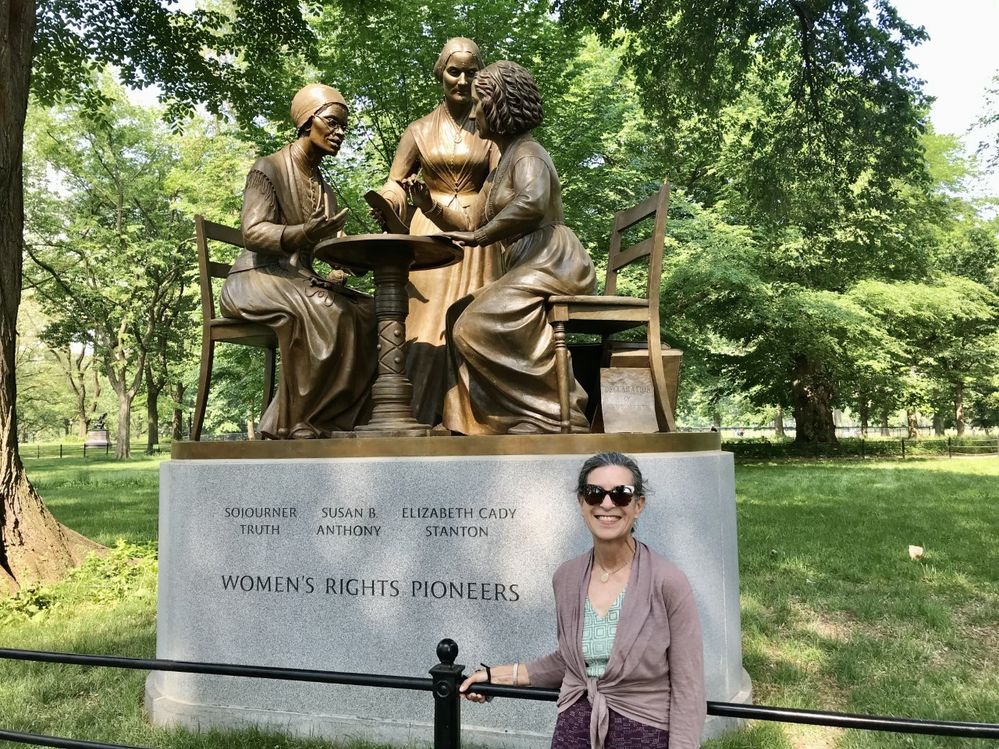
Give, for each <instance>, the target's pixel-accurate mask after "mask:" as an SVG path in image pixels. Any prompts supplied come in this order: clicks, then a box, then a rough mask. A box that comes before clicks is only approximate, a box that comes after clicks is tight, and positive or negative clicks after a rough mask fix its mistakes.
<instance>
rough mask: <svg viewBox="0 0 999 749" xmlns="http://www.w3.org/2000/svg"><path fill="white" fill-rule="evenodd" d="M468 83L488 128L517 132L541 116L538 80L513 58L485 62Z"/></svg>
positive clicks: (528, 128) (533, 124)
mask: <svg viewBox="0 0 999 749" xmlns="http://www.w3.org/2000/svg"><path fill="white" fill-rule="evenodd" d="M472 85H473V86H474V87H475V93H476V94H477V95H478V97H479V106H480V108H481V110H480V111H481V112H482V115H481V116H483V117H485V118H486V123H487V124H488V126H489V131H490V132H493V133H498V134H500V135H520V134H521V133H526V132H529V131H531V130H533V129H534V128H536V127H537V126H538V125H540V124H541V123H542V122H543V121H544V119H545V108H544V106H543V105H542V103H541V92H540V91H538V84H537V83H535V82H534V77H533V76H532V75H531V74H530V72H528V70H527V68H525V67H523V66H521V65H518V64H517V63H515V62H510V61H509V60H500V61H499V62H494V63H493V64H492V65H488V66H486V67H485V68H483V69H482V70H480V71H479V74H478V75H476V76H475V81H474V82H473V83H472Z"/></svg>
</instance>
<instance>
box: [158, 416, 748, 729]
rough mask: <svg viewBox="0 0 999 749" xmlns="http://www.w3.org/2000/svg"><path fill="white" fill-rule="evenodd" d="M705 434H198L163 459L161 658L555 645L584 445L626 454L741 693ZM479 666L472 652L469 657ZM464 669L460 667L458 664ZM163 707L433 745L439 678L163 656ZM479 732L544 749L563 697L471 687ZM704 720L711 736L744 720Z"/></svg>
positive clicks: (490, 658)
mask: <svg viewBox="0 0 999 749" xmlns="http://www.w3.org/2000/svg"><path fill="white" fill-rule="evenodd" d="M719 446H720V442H719V436H718V435H717V434H716V433H706V434H612V435H601V434H588V435H543V436H530V437H521V436H518V437H425V438H397V439H391V440H389V439H381V438H372V439H341V440H309V441H304V442H257V443H252V442H244V443H227V442H216V443H211V442H204V443H180V444H175V445H174V447H173V456H174V458H175V460H172V461H167V462H165V463H163V464H162V467H161V474H162V475H161V481H160V568H159V602H158V609H157V645H156V654H157V657H158V658H163V659H168V660H180V661H201V662H221V663H241V664H248V665H260V666H278V667H285V668H305V669H316V670H326V671H344V672H354V673H382V674H391V675H399V676H415V677H426V676H428V673H427V671H428V669H429V668H430V667H431V666H433V665H434V664H435V662H436V658H435V652H436V646H437V643H438V641H439V640H440V639H442V638H444V637H451V638H453V639H454V640H456V641H457V643H458V646H459V653H458V662H459V663H465V664H476V663H478V662H479V661H484V662H487V663H504V662H509V661H511V660H513V659H519V660H522V661H526V660H530V659H532V658H536V657H539V656H541V655H544V654H545V653H547V652H550V651H551V650H554V648H555V645H556V642H555V632H556V626H555V617H554V605H553V601H552V590H551V577H552V574H553V573H554V572H555V570H556V569H557V568H558V567H559V565H560V564H561V563H562V562H564V561H566V560H568V559H571V558H573V557H575V556H578V555H579V554H581V553H584V552H585V551H587V550H588V549H589V548H590V547H591V545H592V539H591V537H590V534H589V532H588V531H587V529H586V526H585V524H584V523H583V522H582V521H581V519H580V517H579V512H580V510H579V506H578V503H577V501H576V498H575V496H574V487H575V480H576V472H577V471H578V470H579V466H580V465H581V464H582V462H583V460H585V459H586V458H587V457H589V456H590V455H592V454H594V453H597V452H604V451H608V450H619V451H622V452H626V453H629V454H633V455H635V457H636V459H637V460H638V463H639V465H640V466H641V468H642V471H643V474H644V475H645V477H646V479H647V481H648V483H649V485H650V486H651V488H652V492H651V494H649V496H648V499H647V501H646V505H645V509H644V511H643V513H642V518H641V523H640V526H639V528H638V532H637V537H638V538H639V539H640V540H642V541H644V542H646V543H647V544H648V545H649V546H650V547H651V548H653V549H654V550H656V551H658V552H660V553H661V554H663V555H665V556H666V557H668V558H669V559H671V560H672V561H673V562H674V563H676V564H677V565H678V566H679V567H680V569H682V570H683V571H684V572H685V573H686V575H687V577H688V579H689V580H690V583H691V587H692V588H693V591H694V598H695V601H696V603H697V607H698V611H699V614H700V618H701V628H702V631H703V635H704V670H705V687H706V693H707V699H709V700H714V701H721V702H748V701H749V700H750V698H751V687H750V682H749V678H748V676H747V675H746V673H745V671H744V670H743V669H742V651H741V630H740V622H739V579H738V548H737V534H736V514H735V476H734V462H733V458H732V455H731V454H730V453H725V452H722V451H721V450H720V449H719ZM469 668H471V666H470V667H469ZM466 670H468V669H466ZM146 707H147V711H148V713H149V716H150V718H151V720H152V721H153V722H154V723H157V724H179V725H183V726H187V727H190V728H196V729H197V728H220V727H238V726H243V727H245V726H257V727H260V728H264V729H268V730H275V731H280V732H284V733H292V734H296V735H300V736H322V737H337V738H344V737H348V736H350V737H359V738H364V739H367V740H372V741H376V742H382V743H389V744H394V745H404V744H412V743H414V742H415V743H429V741H430V740H431V737H432V735H433V728H432V720H433V712H434V704H433V698H432V696H431V694H430V693H429V692H412V691H405V690H402V691H400V690H391V692H390V691H388V690H385V689H374V688H368V687H353V686H337V685H321V684H309V683H304V682H283V681H269V680H261V679H248V678H234V677H220V676H208V675H197V674H181V673H172V672H156V673H152V674H150V676H149V679H148V681H147V686H146ZM462 714H463V718H464V720H463V731H464V733H465V736H466V737H467V739H468V741H469V742H471V743H475V744H480V745H486V746H495V747H514V748H516V749H544V748H546V747H548V746H549V745H550V741H551V738H550V737H551V731H552V729H553V727H554V723H555V717H556V711H555V706H554V704H552V703H547V702H534V701H529V700H512V699H497V700H495V701H493V702H492V703H490V704H489V705H487V706H479V705H471V704H467V703H466V704H463V706H462ZM739 724H740V723H739V721H736V720H733V719H728V718H710V719H709V720H708V723H707V726H706V729H705V736H706V737H711V736H715V735H717V734H719V733H721V732H724V731H727V730H731V729H732V728H735V727H737V726H738V725H739Z"/></svg>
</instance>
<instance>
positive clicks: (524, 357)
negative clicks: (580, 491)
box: [444, 134, 596, 434]
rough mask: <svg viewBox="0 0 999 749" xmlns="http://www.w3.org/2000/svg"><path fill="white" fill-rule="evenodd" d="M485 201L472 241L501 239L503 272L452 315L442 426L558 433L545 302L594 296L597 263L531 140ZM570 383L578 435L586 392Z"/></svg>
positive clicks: (494, 180) (507, 156)
mask: <svg viewBox="0 0 999 749" xmlns="http://www.w3.org/2000/svg"><path fill="white" fill-rule="evenodd" d="M483 199H484V206H483V214H482V218H483V225H482V226H480V228H479V229H477V230H476V231H475V239H476V241H477V242H478V243H479V244H491V243H493V242H500V243H501V245H502V264H503V268H504V270H505V272H504V274H503V275H502V276H501V277H500V278H499V279H497V280H496V281H494V282H493V283H491V284H489V285H488V286H485V287H483V288H482V289H479V290H478V291H477V292H475V293H474V294H472V298H471V300H470V301H469V300H468V299H465V300H461V301H459V302H458V303H456V304H455V305H454V306H453V307H452V308H451V310H450V311H449V312H448V323H449V324H448V345H449V347H450V355H451V357H452V359H453V366H454V375H455V382H454V385H453V387H452V388H451V389H450V390H449V391H448V393H447V396H446V398H445V402H444V426H445V427H447V428H448V429H450V430H452V431H457V432H462V433H464V434H505V433H507V432H510V431H514V432H518V431H542V432H558V431H559V420H560V414H559V399H558V379H557V376H556V372H555V340H554V335H553V333H552V328H551V325H549V323H548V320H547V316H546V313H545V301H546V300H547V299H548V297H550V296H553V295H563V294H564V295H574V294H589V293H591V292H592V291H593V288H594V285H595V281H596V279H595V275H594V272H593V263H592V262H591V261H590V256H589V255H588V254H587V252H586V250H585V249H584V248H583V246H582V245H581V244H580V242H579V239H577V238H576V235H575V234H573V232H572V230H571V229H569V228H568V227H567V226H565V224H564V223H563V222H564V220H565V218H564V215H563V212H562V195H561V187H560V185H559V180H558V174H557V173H556V172H555V165H554V164H552V161H551V157H550V156H549V155H548V152H547V151H545V149H544V148H543V147H542V146H541V145H540V144H539V143H538V142H537V141H536V140H534V138H532V137H531V136H530V134H527V135H524V136H521V137H520V138H519V139H518V140H517V141H515V142H514V143H512V144H510V146H509V147H508V148H507V149H506V151H504V153H503V158H502V159H501V161H500V163H499V165H498V166H497V167H496V171H495V172H493V174H492V175H490V177H489V179H488V180H487V181H486V184H485V187H484V189H483ZM473 252H474V250H473ZM570 376H571V374H570ZM572 383H573V387H572V390H571V391H570V394H569V395H570V406H571V423H572V429H573V431H577V432H585V431H588V425H587V423H586V417H585V416H584V415H583V409H584V408H585V406H586V393H585V392H584V391H583V388H582V387H581V386H580V385H579V383H578V382H576V381H575V379H573V380H572Z"/></svg>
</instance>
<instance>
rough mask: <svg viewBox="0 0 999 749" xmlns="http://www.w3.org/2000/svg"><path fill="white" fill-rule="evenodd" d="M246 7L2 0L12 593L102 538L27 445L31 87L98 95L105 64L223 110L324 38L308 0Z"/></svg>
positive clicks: (5, 415) (134, 0)
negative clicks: (48, 504) (23, 358)
mask: <svg viewBox="0 0 999 749" xmlns="http://www.w3.org/2000/svg"><path fill="white" fill-rule="evenodd" d="M234 6H235V11H236V18H235V19H233V18H231V17H229V16H226V15H224V14H220V13H211V12H207V11H193V12H191V13H184V12H181V11H178V10H172V9H170V8H169V7H168V6H165V5H161V4H160V3H159V2H154V1H152V0H109V1H108V2H94V1H93V0H42V2H40V3H38V4H37V5H36V2H35V0H0V70H2V71H3V74H2V75H0V102H2V103H3V104H2V106H0V590H14V589H16V588H17V587H18V586H19V585H20V584H21V583H22V582H24V581H29V580H35V579H47V578H53V577H56V576H58V575H59V574H61V573H62V572H63V571H64V570H65V569H66V568H67V567H69V566H70V565H72V564H74V563H75V562H76V561H77V560H79V559H80V558H81V555H82V554H83V553H85V551H86V550H87V549H88V548H89V547H90V546H91V544H90V543H89V542H87V541H86V540H85V539H83V538H82V537H80V536H78V535H77V534H75V533H73V532H72V531H69V530H68V529H66V528H64V527H63V526H61V525H60V524H59V523H58V522H57V521H56V520H55V519H54V518H53V517H52V515H51V514H50V513H49V512H48V510H47V509H46V508H45V506H44V503H43V502H42V500H41V498H40V497H39V496H38V493H37V492H36V491H35V490H34V488H33V487H32V486H31V483H30V482H29V481H28V478H27V476H26V475H25V472H24V466H23V464H22V463H21V459H20V456H19V454H18V449H17V413H16V406H15V404H16V396H17V384H16V379H15V352H16V343H15V341H16V336H17V332H16V330H17V328H16V326H17V311H18V305H19V303H20V299H21V283H22V282H21V268H22V250H23V246H24V245H23V241H24V239H23V232H24V193H23V184H22V150H23V138H24V121H25V114H26V112H27V107H28V95H29V91H30V88H31V86H32V85H33V87H34V89H35V91H36V93H38V94H39V95H40V96H41V98H42V99H43V100H47V101H49V102H51V101H52V100H53V99H55V98H56V97H58V96H59V95H60V94H62V93H66V92H70V93H72V94H73V95H75V96H78V97H80V98H81V99H86V98H88V96H89V94H88V92H87V89H86V83H87V81H88V80H89V79H90V74H91V71H92V70H93V68H94V67H95V66H96V67H103V66H104V65H108V64H111V65H116V66H118V67H119V69H120V71H121V73H122V76H123V78H124V79H125V80H126V82H128V83H133V84H150V83H159V84H160V86H161V87H162V90H163V95H164V97H165V99H166V100H167V101H168V102H169V103H170V105H171V107H172V111H173V112H174V113H177V114H179V113H180V112H182V111H184V110H185V109H190V108H191V107H193V105H194V104H196V103H199V102H208V103H210V105H211V106H212V107H214V109H215V110H216V111H217V110H218V108H219V107H220V105H221V103H222V102H224V101H226V100H233V101H235V100H239V99H240V98H241V96H242V95H241V92H242V91H244V90H245V84H246V82H247V81H248V80H251V79H255V78H256V76H259V75H264V72H265V69H266V67H267V66H266V61H268V60H274V59H277V58H279V57H280V56H281V55H282V54H284V53H286V52H287V51H288V50H290V49H292V48H296V49H299V48H302V47H303V46H304V47H305V48H308V47H309V45H310V44H311V42H312V36H311V34H310V33H309V31H308V29H307V28H306V26H305V24H304V21H303V19H302V10H301V6H300V5H299V3H297V2H278V3H264V4H262V3H253V2H243V1H241V0H236V2H235V3H234ZM36 21H37V23H36ZM33 43H34V44H33ZM33 61H34V62H35V63H36V66H35V77H34V80H33V81H32V63H33ZM29 84H30V85H29Z"/></svg>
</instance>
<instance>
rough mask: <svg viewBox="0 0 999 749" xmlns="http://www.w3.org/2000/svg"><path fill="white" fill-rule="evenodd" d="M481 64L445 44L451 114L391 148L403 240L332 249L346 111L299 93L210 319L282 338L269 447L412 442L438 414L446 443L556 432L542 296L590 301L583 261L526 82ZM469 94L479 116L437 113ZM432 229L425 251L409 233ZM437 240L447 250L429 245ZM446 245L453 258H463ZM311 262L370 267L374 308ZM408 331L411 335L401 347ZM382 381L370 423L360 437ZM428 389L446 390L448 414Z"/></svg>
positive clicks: (507, 69)
mask: <svg viewBox="0 0 999 749" xmlns="http://www.w3.org/2000/svg"><path fill="white" fill-rule="evenodd" d="M479 65H480V62H479V57H478V49H477V48H476V47H475V46H474V43H473V42H471V41H470V40H467V39H461V38H459V39H453V40H451V41H449V42H448V44H447V45H446V46H445V48H444V50H443V51H442V53H441V57H440V59H439V60H438V65H437V68H438V70H437V72H438V75H439V77H441V78H442V81H443V83H444V88H445V102H444V103H443V104H442V105H441V107H439V108H438V109H437V110H435V112H434V113H432V114H431V115H428V117H425V118H423V119H422V120H418V121H417V122H415V123H413V124H412V125H411V126H410V128H409V129H408V130H407V135H406V137H404V138H403V141H402V142H401V143H400V147H399V151H398V153H397V158H396V164H395V165H394V166H393V172H392V174H391V177H390V180H389V183H388V184H387V185H386V186H385V187H383V188H382V191H381V194H382V197H383V198H384V199H385V204H387V205H388V206H389V207H391V209H392V210H393V211H395V212H396V213H397V215H398V216H400V217H405V218H410V217H411V216H413V215H415V218H414V219H413V224H412V226H411V232H412V233H411V234H410V235H409V236H406V235H391V234H384V235H369V236H362V237H357V238H346V237H344V238H342V239H337V237H341V236H342V229H343V225H344V222H345V218H346V211H343V212H340V213H337V210H336V199H335V196H334V194H333V192H332V190H331V189H330V187H329V186H328V185H327V184H326V183H325V182H324V180H323V178H322V175H321V174H320V172H319V169H318V166H319V163H320V161H321V160H322V158H323V157H325V156H327V155H336V153H337V152H338V151H339V149H340V146H341V144H342V141H343V137H344V133H345V130H346V126H347V112H348V110H347V104H346V101H345V100H344V99H343V97H342V96H340V94H339V92H337V91H336V90H335V89H332V88H330V87H328V86H323V85H321V84H312V85H310V86H306V87H305V88H304V89H302V90H301V91H300V92H299V93H298V94H296V96H295V99H294V101H293V102H292V119H293V121H294V122H295V125H296V127H298V138H297V140H296V141H295V142H294V143H292V144H291V145H289V146H287V147H285V148H284V149H281V150H280V151H278V152H277V153H275V154H272V155H270V156H267V157H264V158H262V159H259V160H258V161H257V162H256V163H255V164H254V166H253V168H252V169H251V171H250V174H249V176H248V177H247V182H246V188H245V192H244V206H243V217H242V231H243V236H244V240H245V243H246V250H245V252H244V253H243V255H242V256H241V257H240V258H239V259H238V260H237V261H236V263H235V265H234V266H233V268H232V271H231V273H230V274H229V277H228V278H227V279H226V283H225V286H224V288H223V293H222V299H221V308H222V311H223V313H224V314H225V315H226V316H228V317H233V318H236V319H243V320H251V321H254V322H259V323H263V324H265V325H268V326H270V327H271V328H273V329H274V330H275V332H276V333H277V336H278V341H279V347H280V353H281V364H282V371H281V377H280V383H279V387H278V393H277V396H276V397H275V399H274V401H273V402H272V404H271V405H270V407H269V408H268V409H267V411H266V413H265V414H264V415H263V417H262V419H261V432H262V433H263V435H264V436H265V437H270V438H292V439H302V438H314V437H325V436H329V435H330V434H332V433H334V432H345V431H350V430H353V429H355V428H357V427H358V426H359V425H360V427H361V430H363V431H365V432H366V433H396V434H424V433H426V432H427V431H428V430H429V427H431V426H433V425H434V424H435V422H436V419H437V418H438V416H441V417H442V418H443V423H444V426H445V427H446V428H447V429H448V430H451V431H452V432H453V433H457V434H519V433H523V434H532V433H557V432H559V431H560V413H559V411H560V409H559V396H558V387H557V374H556V368H555V341H554V335H553V332H552V329H551V327H550V326H549V325H548V322H547V319H546V314H545V304H546V300H547V299H548V298H549V297H550V296H553V295H572V294H585V293H588V292H590V291H592V289H593V286H594V271H593V265H592V263H591V261H590V258H589V256H588V255H587V253H586V251H585V250H584V249H583V247H582V245H581V244H580V243H579V240H578V239H577V238H576V236H575V234H573V232H572V231H571V230H570V229H569V228H567V227H566V226H565V224H564V217H563V211H562V202H561V188H560V184H559V180H558V175H557V173H556V171H555V167H554V165H553V163H552V160H551V157H550V156H549V155H548V153H547V152H546V151H545V149H544V148H543V147H542V146H541V145H540V144H538V142H537V141H535V140H534V138H533V137H532V136H531V130H533V128H534V127H536V126H537V125H539V124H540V123H541V121H542V118H543V108H542V103H541V97H540V94H539V92H538V89H537V86H536V84H535V82H534V79H533V78H532V77H531V75H530V73H529V72H528V71H527V70H525V69H524V68H522V67H521V66H519V65H517V64H515V63H512V62H506V61H504V62H500V63H495V64H493V65H490V66H488V67H487V68H484V69H483V70H482V71H479V70H478V68H479ZM468 94H471V98H472V99H474V108H473V109H472V110H471V111H469V112H467V113H466V115H465V117H464V118H463V119H462V120H460V121H459V120H457V119H456V118H455V114H454V111H453V109H452V108H449V107H453V106H455V105H457V104H459V103H461V100H462V99H463V97H467V96H468ZM448 126H450V129H448ZM472 126H474V127H475V128H476V131H477V133H478V134H477V135H473V134H472V133H471V132H470V131H469V129H468V128H469V127H472ZM443 136H447V137H443ZM494 162H495V165H494V168H492V169H490V166H491V165H493V163H494ZM417 170H419V172H418V173H417ZM487 170H488V177H485V173H486V172H487ZM420 177H423V179H421V178H420ZM483 179H484V181H483ZM480 185H481V186H482V189H481V191H478V188H479V186H480ZM477 191H478V192H477ZM414 212H415V213H414ZM433 230H436V231H437V234H438V238H437V239H431V238H430V237H427V238H426V239H422V238H420V237H419V234H420V233H422V232H426V233H432V231H433ZM445 237H446V238H447V239H445ZM448 240H450V242H448ZM441 241H443V242H444V246H449V247H450V248H451V249H450V250H449V251H448V252H441V251H440V250H439V247H440V246H438V248H436V249H435V248H434V246H433V243H434V242H438V243H439V242H441ZM421 242H422V244H421ZM452 242H453V243H457V245H459V246H462V247H464V248H465V253H464V261H463V262H462V257H461V255H462V253H461V251H460V250H458V249H457V248H456V247H455V246H454V245H453V244H451V243H452ZM428 243H429V244H428ZM424 245H426V246H424ZM375 250H377V251H375ZM494 252H498V253H499V263H498V268H497V264H496V262H494ZM365 253H373V254H371V255H370V256H368V255H366V254H365ZM317 255H318V256H321V258H322V259H324V260H327V261H329V262H331V263H338V264H340V265H342V266H345V267H353V268H363V269H372V270H374V271H375V282H376V289H377V291H376V300H377V301H376V303H375V304H372V300H371V299H370V298H369V297H366V296H365V295H363V294H359V293H357V292H355V291H353V290H351V289H349V288H347V287H345V286H343V285H342V283H341V282H342V275H343V274H342V273H341V274H340V275H339V276H337V277H335V278H334V277H332V276H331V278H322V277H320V276H319V275H318V274H317V273H316V272H315V270H314V269H313V266H312V260H313V257H316V256H317ZM362 259H363V262H362V261H361V260H362ZM421 267H422V268H434V269H436V270H433V271H422V273H423V278H422V280H420V279H419V274H420V272H421V271H420V270H419V269H420V268H421ZM410 270H417V278H418V280H417V283H416V284H414V285H412V286H410V291H409V294H408V295H407V293H406V291H405V290H404V287H403V286H401V285H400V284H403V285H404V284H405V282H406V279H407V275H408V274H409V271H410ZM431 273H436V274H437V275H434V276H431V275H429V274H431ZM497 274H499V275H498V277H496V278H493V276H494V275H497ZM424 281H426V283H425V284H424ZM421 284H424V286H423V291H419V289H420V288H421ZM414 288H415V289H417V291H416V292H414V291H413V289H414ZM376 306H377V310H378V311H377V318H378V320H377V323H376V321H375V314H376V313H375V307H376ZM407 307H408V311H409V315H410V320H408V321H407V319H406V317H407V309H406V308H407ZM414 310H416V312H415V313H414ZM445 311H446V346H447V348H446V349H445V348H444V347H442V346H439V345H435V346H431V347H429V348H426V349H423V351H424V353H427V352H428V351H429V350H430V349H433V356H432V357H430V358H424V357H423V356H422V355H420V354H416V355H415V359H414V358H413V355H414V352H417V351H420V350H421V349H420V346H421V340H420V338H421V337H424V338H426V337H427V336H429V338H431V339H436V338H439V337H440V335H441V333H440V332H437V333H434V332H432V331H433V330H436V328H437V327H439V326H440V325H441V321H440V320H439V319H438V318H440V317H441V315H442V314H443V313H444V312H445ZM414 320H415V322H414ZM407 324H408V325H410V326H415V327H416V329H417V330H416V333H415V334H409V335H407V334H406V332H405V331H406V329H407ZM376 326H377V333H376ZM428 331H431V332H429V333H428ZM407 341H408V342H409V346H408V349H409V353H410V359H409V361H408V362H407V364H408V365H410V367H415V369H410V373H411V374H412V373H414V372H415V373H416V377H414V378H413V379H415V380H416V384H418V386H419V387H421V388H423V390H422V396H420V397H417V398H412V396H411V393H412V385H411V384H410V381H409V379H408V378H407V377H406V372H405V368H404V367H403V365H402V362H403V360H404V357H405V356H406V348H407V347H406V345H405V343H406V342H407ZM424 342H427V341H424ZM445 352H446V358H441V357H443V356H444V354H445ZM414 361H422V362H423V363H422V364H418V365H414V364H413V362H414ZM442 363H443V364H444V365H445V366H444V367H443V369H442V367H441V364H442ZM376 368H377V369H378V372H379V377H378V379H377V382H376V384H375V386H374V400H375V401H377V403H376V405H375V408H374V410H375V418H374V420H373V422H372V424H370V425H366V421H367V419H368V417H369V416H370V415H371V407H372V402H371V397H370V396H371V393H370V392H369V391H370V390H371V384H372V380H373V378H374V375H375V370H376ZM570 377H571V374H570ZM438 378H440V379H441V381H442V382H445V381H446V383H447V387H448V389H447V394H446V398H445V401H444V404H443V413H441V407H440V406H439V405H436V403H437V402H439V396H440V389H441V387H442V385H441V384H440V383H438V382H437V380H438ZM571 381H572V382H573V384H574V386H573V387H572V388H571V392H570V417H571V418H570V422H571V429H572V431H578V432H585V431H588V424H587V421H586V419H585V417H584V415H583V409H584V406H585V402H586V396H585V393H584V391H583V389H582V388H581V387H580V386H579V385H578V383H575V381H574V380H571ZM410 399H411V401H410ZM411 402H412V403H413V404H416V405H417V406H418V409H417V415H416V418H414V416H413V411H412V410H411ZM425 414H429V416H426V415H425ZM421 415H424V416H423V419H421V418H420V416H421Z"/></svg>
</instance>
